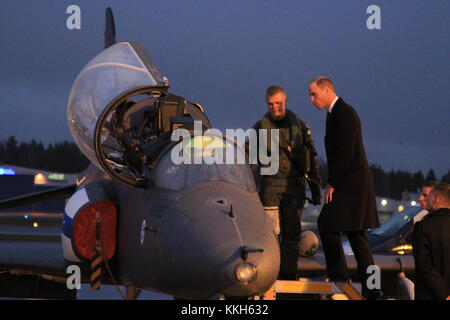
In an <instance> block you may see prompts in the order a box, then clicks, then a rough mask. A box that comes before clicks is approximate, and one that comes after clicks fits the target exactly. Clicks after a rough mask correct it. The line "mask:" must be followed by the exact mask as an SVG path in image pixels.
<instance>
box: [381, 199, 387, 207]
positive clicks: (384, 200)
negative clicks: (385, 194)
mask: <svg viewBox="0 0 450 320" xmlns="http://www.w3.org/2000/svg"><path fill="white" fill-rule="evenodd" d="M381 205H382V206H383V207H385V206H386V205H387V200H386V199H383V200H381Z"/></svg>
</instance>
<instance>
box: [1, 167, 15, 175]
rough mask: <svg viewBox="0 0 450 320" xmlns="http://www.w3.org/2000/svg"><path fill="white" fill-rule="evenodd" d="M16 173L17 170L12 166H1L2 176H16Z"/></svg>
mask: <svg viewBox="0 0 450 320" xmlns="http://www.w3.org/2000/svg"><path fill="white" fill-rule="evenodd" d="M15 174H16V170H14V169H11V168H0V176H3V175H7V176H14V175H15Z"/></svg>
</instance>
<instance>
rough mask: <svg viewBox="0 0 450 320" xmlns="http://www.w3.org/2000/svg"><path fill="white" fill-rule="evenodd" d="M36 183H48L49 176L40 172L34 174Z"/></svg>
mask: <svg viewBox="0 0 450 320" xmlns="http://www.w3.org/2000/svg"><path fill="white" fill-rule="evenodd" d="M34 184H47V178H46V177H45V176H44V175H43V174H42V173H38V174H36V175H35V176H34Z"/></svg>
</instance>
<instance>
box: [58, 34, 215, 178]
mask: <svg viewBox="0 0 450 320" xmlns="http://www.w3.org/2000/svg"><path fill="white" fill-rule="evenodd" d="M168 88H169V84H168V80H167V79H166V78H165V77H163V75H162V74H161V72H160V71H159V70H158V68H157V67H156V65H154V64H153V62H152V61H151V59H150V57H148V56H147V54H146V53H145V52H144V50H143V49H142V48H141V47H140V46H139V45H138V44H136V43H132V42H120V43H117V44H114V45H112V46H110V47H108V48H107V49H105V50H103V51H102V52H101V53H100V54H98V55H97V56H96V57H95V58H94V59H93V60H91V61H90V62H89V63H88V64H87V65H86V66H85V67H84V68H83V70H82V71H81V72H80V74H79V75H78V77H77V78H76V80H75V81H74V84H73V86H72V90H71V92H70V95H69V100H68V105H67V114H68V122H69V128H70V131H71V133H72V137H73V138H74V140H75V143H76V144H77V145H78V147H79V148H80V150H81V151H82V152H83V153H84V154H85V155H86V157H87V158H88V159H89V160H90V161H91V162H92V163H93V164H95V165H96V166H97V167H98V168H99V169H102V170H103V171H105V172H106V173H108V174H109V175H111V176H112V177H114V178H116V179H118V180H120V181H122V182H125V183H128V184H131V185H135V186H145V184H146V182H147V181H148V180H149V179H150V175H151V171H152V169H153V166H154V164H155V160H156V158H157V157H158V156H159V153H160V152H161V151H162V150H163V149H164V148H166V147H167V146H168V144H170V143H171V140H170V136H171V134H172V132H173V131H174V130H176V129H177V128H180V127H184V128H190V127H192V124H193V122H194V121H198V122H201V124H202V128H203V129H204V130H206V129H208V128H210V127H211V124H210V122H209V120H208V118H207V117H206V115H205V114H204V113H203V109H202V108H201V106H200V105H198V104H196V103H193V102H190V101H188V100H186V99H185V98H183V97H179V96H176V95H172V94H169V93H168Z"/></svg>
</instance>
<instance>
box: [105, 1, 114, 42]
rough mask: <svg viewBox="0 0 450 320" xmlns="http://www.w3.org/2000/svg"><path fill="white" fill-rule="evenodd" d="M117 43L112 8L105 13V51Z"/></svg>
mask: <svg viewBox="0 0 450 320" xmlns="http://www.w3.org/2000/svg"><path fill="white" fill-rule="evenodd" d="M115 43H116V26H115V24H114V16H113V12H112V9H111V7H108V8H106V12H105V49H106V48H108V47H110V46H112V45H113V44H115Z"/></svg>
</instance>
